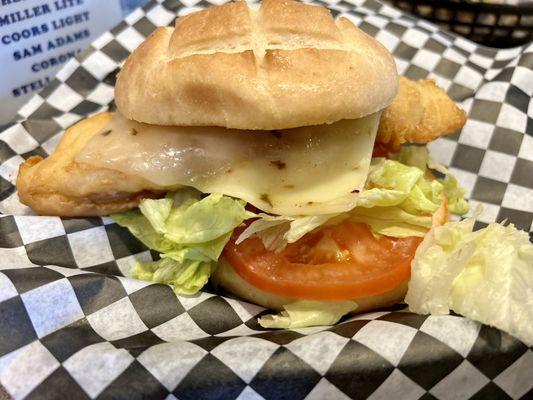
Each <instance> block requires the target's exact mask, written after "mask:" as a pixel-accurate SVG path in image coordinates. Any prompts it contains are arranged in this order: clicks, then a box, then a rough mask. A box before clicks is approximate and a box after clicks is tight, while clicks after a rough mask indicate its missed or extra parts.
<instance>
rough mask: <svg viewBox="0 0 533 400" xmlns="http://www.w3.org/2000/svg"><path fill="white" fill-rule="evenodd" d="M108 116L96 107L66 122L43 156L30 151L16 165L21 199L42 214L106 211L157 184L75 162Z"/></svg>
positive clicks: (129, 204)
mask: <svg viewBox="0 0 533 400" xmlns="http://www.w3.org/2000/svg"><path fill="white" fill-rule="evenodd" d="M110 119H111V114H110V113H101V114H97V115H94V116H92V117H90V118H87V119H84V120H82V121H80V122H78V123H76V124H75V125H73V126H71V127H70V128H69V129H67V131H66V132H65V134H64V135H63V138H62V139H61V141H60V143H59V145H58V146H57V148H56V149H55V151H54V152H53V154H51V155H50V156H49V157H47V158H46V159H43V158H42V157H40V156H32V157H30V158H28V159H27V160H26V161H25V162H24V163H23V164H21V165H20V168H19V173H18V177H17V189H18V195H19V198H20V201H21V202H22V203H23V204H26V205H27V206H29V207H31V208H32V209H33V210H34V211H36V212H37V213H39V214H41V215H60V216H65V217H74V216H95V215H108V214H110V213H113V212H121V211H125V210H128V209H130V208H134V207H136V206H137V205H138V204H139V201H140V200H141V199H142V198H145V197H154V196H156V195H157V194H156V192H157V190H156V189H157V188H156V187H154V186H153V184H151V183H150V182H148V181H146V180H144V179H141V178H139V177H136V176H131V175H129V176H127V175H125V174H123V173H121V172H119V171H115V170H111V169H105V168H95V167H93V166H90V165H87V164H82V163H77V162H76V161H75V157H76V155H77V154H78V153H79V152H80V150H81V149H83V148H84V147H85V145H86V144H87V143H88V142H89V141H90V140H91V138H92V137H93V136H95V135H96V134H97V133H98V132H100V131H101V130H102V128H103V127H104V126H105V125H106V124H107V123H108V121H109V120H110Z"/></svg>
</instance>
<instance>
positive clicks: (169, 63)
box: [115, 0, 398, 129]
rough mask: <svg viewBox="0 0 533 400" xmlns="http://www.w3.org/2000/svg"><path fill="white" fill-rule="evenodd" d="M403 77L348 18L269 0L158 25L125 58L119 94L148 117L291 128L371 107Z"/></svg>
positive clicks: (122, 105)
mask: <svg viewBox="0 0 533 400" xmlns="http://www.w3.org/2000/svg"><path fill="white" fill-rule="evenodd" d="M397 86H398V76H397V72H396V66H395V64H394V60H393V58H392V56H391V55H390V53H389V52H388V51H387V50H386V49H385V48H384V47H383V46H382V45H381V44H380V43H378V42H377V41H376V40H374V39H373V38H371V37H370V36H368V35H366V34H365V33H364V32H362V31H361V30H360V29H358V28H357V27H355V26H354V25H353V24H352V23H351V22H350V21H349V20H348V19H346V18H339V19H336V20H334V19H333V18H332V16H331V14H330V12H329V11H328V10H327V9H325V8H324V7H318V6H312V5H307V4H303V3H299V2H296V1H291V0H264V1H263V2H262V4H261V6H260V8H259V9H253V8H251V7H249V6H248V5H247V4H246V3H245V2H236V3H229V4H224V5H221V6H216V7H211V8H208V9H205V10H202V11H200V12H197V13H193V14H189V15H186V16H184V17H181V18H178V19H177V20H176V24H175V27H174V28H158V29H157V30H156V31H154V32H153V33H152V34H151V35H150V37H148V39H147V40H146V41H145V42H144V43H142V44H141V45H140V46H139V48H137V49H136V50H135V51H134V52H133V53H132V54H131V55H130V57H129V58H128V59H127V60H126V62H125V64H124V67H123V69H122V71H121V72H120V74H119V76H118V80H117V84H116V87H115V98H116V104H117V108H118V110H119V112H120V113H122V114H123V115H124V116H125V117H126V118H129V119H133V120H136V121H140V122H146V123H151V124H159V125H191V126H195V125H212V126H223V127H227V128H236V129H286V128H293V127H298V126H305V125H318V124H323V123H332V122H335V121H338V120H341V119H354V118H360V117H363V116H365V115H368V114H371V113H374V112H376V111H378V110H381V109H383V108H385V107H386V106H388V105H389V104H390V103H391V102H392V100H393V98H394V96H395V94H396V91H397Z"/></svg>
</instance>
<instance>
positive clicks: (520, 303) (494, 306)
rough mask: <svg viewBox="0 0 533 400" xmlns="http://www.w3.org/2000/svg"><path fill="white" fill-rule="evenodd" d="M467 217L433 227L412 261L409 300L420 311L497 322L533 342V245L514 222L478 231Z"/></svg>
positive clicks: (523, 339) (531, 343)
mask: <svg viewBox="0 0 533 400" xmlns="http://www.w3.org/2000/svg"><path fill="white" fill-rule="evenodd" d="M473 226H474V220H473V219H471V218H470V219H466V220H464V221H460V222H451V223H448V224H446V225H444V226H441V227H435V228H433V229H432V230H431V231H430V232H429V234H428V235H427V236H426V238H425V239H424V240H423V242H422V243H421V244H420V246H419V248H418V250H417V252H416V256H415V258H414V260H413V263H412V265H411V281H410V283H409V290H408V292H407V296H406V298H405V301H406V303H407V304H409V308H410V309H411V311H413V312H416V313H419V314H436V315H442V314H448V313H449V312H450V310H453V311H454V312H456V313H458V314H461V315H464V316H465V317H467V318H470V319H473V320H477V321H480V322H482V323H484V324H488V325H492V326H495V327H497V328H499V329H501V330H503V331H506V332H508V333H510V334H512V335H514V336H516V337H517V338H519V339H521V340H522V341H524V342H525V343H526V344H528V345H533V296H532V295H531V294H532V293H533V245H532V244H531V243H530V241H529V236H528V234H527V233H526V232H524V231H520V230H517V229H516V228H515V227H514V226H513V225H512V224H510V225H508V226H504V225H502V224H496V223H492V224H489V225H488V226H487V227H486V228H484V229H481V230H478V231H473Z"/></svg>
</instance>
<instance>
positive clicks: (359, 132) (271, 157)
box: [76, 113, 380, 215]
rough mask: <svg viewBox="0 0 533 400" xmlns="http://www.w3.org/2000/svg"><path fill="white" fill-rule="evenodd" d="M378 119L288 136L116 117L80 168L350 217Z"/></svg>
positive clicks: (280, 208) (277, 208) (283, 209)
mask: <svg viewBox="0 0 533 400" xmlns="http://www.w3.org/2000/svg"><path fill="white" fill-rule="evenodd" d="M379 117H380V115H379V113H377V114H373V115H370V116H367V117H365V118H361V119H357V120H343V121H339V122H336V123H334V124H331V125H318V126H308V127H302V128H295V129H288V130H283V131H243V130H235V129H224V128H218V127H178V126H172V127H169V126H157V125H148V124H142V123H138V122H134V121H130V120H127V119H125V118H124V117H122V116H121V115H119V114H118V113H115V114H114V116H113V118H112V119H111V121H110V122H109V124H108V125H106V126H105V127H104V128H103V129H102V131H101V132H100V134H97V135H95V136H94V137H93V138H92V139H91V141H90V142H89V143H88V144H87V146H86V147H85V148H84V149H83V150H82V151H81V152H80V153H79V154H78V155H77V157H76V161H78V162H82V163H87V164H91V165H93V166H96V167H103V168H109V169H114V170H118V171H121V172H123V173H125V174H131V175H137V176H140V177H142V178H144V179H146V180H148V181H150V182H152V183H153V184H155V185H157V186H158V187H160V188H161V189H171V188H176V187H179V186H192V187H195V188H196V189H198V190H200V191H202V192H204V193H222V194H226V195H229V196H233V197H237V198H241V199H243V200H245V201H247V202H248V203H251V204H252V205H254V206H256V207H257V208H259V209H261V210H263V211H266V212H270V213H273V214H280V215H317V214H325V213H335V212H342V211H346V210H349V209H351V208H352V207H353V204H354V200H355V197H356V196H357V194H356V193H355V192H356V191H359V190H361V189H362V188H363V186H364V184H365V180H366V177H367V174H368V168H369V164H370V159H371V156H372V149H373V146H374V139H375V136H376V130H377V127H378V122H379Z"/></svg>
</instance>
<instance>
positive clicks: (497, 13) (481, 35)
mask: <svg viewBox="0 0 533 400" xmlns="http://www.w3.org/2000/svg"><path fill="white" fill-rule="evenodd" d="M387 2H388V3H392V4H393V5H394V6H395V7H396V8H399V9H400V10H403V11H407V12H409V13H411V14H414V15H417V16H420V17H422V18H424V19H427V20H428V21H431V22H434V23H437V24H439V25H440V26H442V27H443V28H445V29H448V30H450V31H452V32H456V33H458V34H460V35H462V36H464V37H466V38H468V39H470V40H473V41H474V42H477V43H481V44H484V45H485V46H491V47H500V48H505V47H513V46H518V45H522V44H525V43H528V42H530V41H532V40H533V2H527V3H522V4H518V5H511V4H500V3H482V2H478V1H471V0H462V1H461V0H387Z"/></svg>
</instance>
